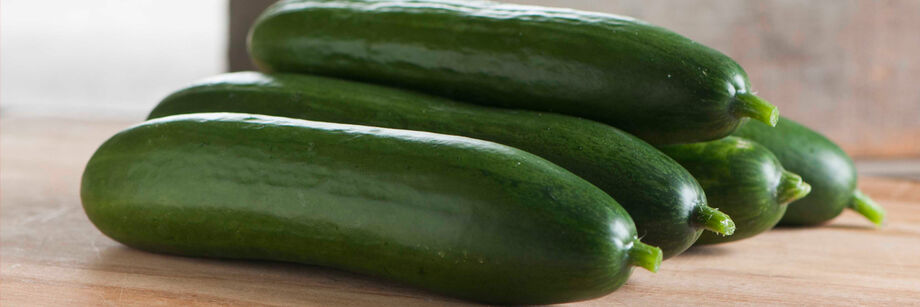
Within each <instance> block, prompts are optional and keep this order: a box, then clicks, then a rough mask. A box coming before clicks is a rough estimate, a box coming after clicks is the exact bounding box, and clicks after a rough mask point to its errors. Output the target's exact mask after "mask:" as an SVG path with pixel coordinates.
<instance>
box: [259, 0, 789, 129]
mask: <svg viewBox="0 0 920 307" xmlns="http://www.w3.org/2000/svg"><path fill="white" fill-rule="evenodd" d="M249 50H250V54H251V56H252V58H253V61H254V62H255V63H256V64H257V65H258V66H259V67H260V68H261V69H263V70H265V71H269V72H298V73H309V74H316V75H325V76H332V77H337V78H343V79H353V80H359V81H365V82H373V83H381V84H387V85H392V86H397V87H403V88H409V89H414V90H418V91H422V92H427V93H430V94H435V95H440V96H445V97H449V98H454V99H458V100H461V101H467V102H472V103H477V104H484V105H489V106H498V107H505V108H513V109H527V110H534V111H544V112H554V113H562V114H567V115H573V116H578V117H583V118H588V119H592V120H596V121H600V122H603V123H606V124H610V125H612V126H615V127H618V128H620V129H623V130H625V131H627V132H630V133H632V134H634V135H636V136H638V137H639V138H642V139H644V140H646V141H648V142H650V143H652V144H673V143H689V142H698V141H708V140H714V139H718V138H721V137H724V136H727V135H729V134H731V133H732V131H734V130H735V129H736V128H737V127H738V125H739V123H740V122H741V120H742V119H743V118H745V117H750V118H754V119H757V120H760V121H763V122H766V123H769V124H773V123H774V122H775V121H776V117H777V116H778V112H777V110H776V107H774V106H773V105H771V104H770V103H768V102H766V101H765V100H763V99H760V98H758V97H757V96H755V95H754V94H753V93H752V91H751V86H750V84H749V81H748V79H747V75H746V73H745V72H744V70H743V69H742V68H741V67H740V66H739V65H738V64H737V63H735V62H734V61H733V60H732V59H730V58H729V57H727V56H725V55H724V54H722V53H720V52H718V51H716V50H713V49H711V48H709V47H706V46H703V45H701V44H699V43H696V42H694V41H692V40H690V39H687V38H685V37H683V36H680V35H678V34H676V33H674V32H671V31H669V30H666V29H663V28H661V27H657V26H653V25H650V24H647V23H645V22H642V21H639V20H635V19H632V18H629V17H623V16H616V15H609V14H602V13H593V12H582V11H576V10H569V9H555V8H545V7H536V6H521V5H511V4H500V3H494V2H485V1H437V0H429V1H421V0H376V1H375V0H295V1H281V2H279V3H277V4H276V5H274V6H272V7H270V8H269V9H267V10H266V11H265V12H264V13H263V14H262V16H261V17H260V18H259V19H258V20H257V21H256V23H255V24H254V26H253V28H252V30H251V32H250V36H249Z"/></svg>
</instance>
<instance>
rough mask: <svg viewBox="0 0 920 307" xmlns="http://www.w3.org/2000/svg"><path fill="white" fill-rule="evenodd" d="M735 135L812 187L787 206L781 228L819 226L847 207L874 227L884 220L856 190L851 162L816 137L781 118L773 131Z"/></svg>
mask: <svg viewBox="0 0 920 307" xmlns="http://www.w3.org/2000/svg"><path fill="white" fill-rule="evenodd" d="M735 135H737V136H739V137H743V138H747V139H750V140H753V141H755V142H757V143H760V144H762V145H764V146H766V147H767V148H769V149H770V151H772V152H773V153H774V154H775V155H776V157H777V158H779V160H780V162H782V163H783V166H785V167H786V169H789V170H790V171H793V172H795V173H797V174H799V175H801V176H802V178H803V179H805V181H807V182H808V183H809V184H811V186H812V187H813V190H812V192H811V194H810V195H808V196H807V197H805V198H803V199H801V200H798V201H795V202H793V203H792V204H790V205H789V209H788V210H786V215H785V216H783V219H782V221H781V222H780V223H781V224H785V225H817V224H821V223H824V222H827V221H829V220H831V219H833V218H835V217H837V216H838V215H840V213H841V212H842V211H843V209H844V208H848V207H849V208H851V209H853V210H856V212H858V213H859V214H861V215H863V216H865V217H866V218H867V219H869V220H870V221H872V222H873V223H875V224H876V225H881V224H882V222H883V221H884V220H885V210H884V209H883V208H882V207H881V206H879V205H877V204H876V203H875V202H874V201H872V199H870V198H869V197H868V196H866V195H864V194H862V192H860V191H859V190H858V189H857V188H856V179H857V178H856V167H854V166H853V161H852V160H851V159H850V157H849V156H848V155H847V154H846V152H844V151H843V149H840V147H838V146H837V144H834V142H831V140H828V139H827V138H826V137H824V136H823V135H821V134H820V133H818V132H816V131H814V130H811V129H809V128H808V127H805V126H803V125H801V124H799V123H796V122H794V121H792V120H790V119H788V118H785V117H783V118H780V120H779V122H778V123H777V124H776V127H768V126H765V125H761V124H759V123H755V122H750V123H747V124H745V125H744V126H743V127H741V129H739V130H738V131H737V132H736V133H735Z"/></svg>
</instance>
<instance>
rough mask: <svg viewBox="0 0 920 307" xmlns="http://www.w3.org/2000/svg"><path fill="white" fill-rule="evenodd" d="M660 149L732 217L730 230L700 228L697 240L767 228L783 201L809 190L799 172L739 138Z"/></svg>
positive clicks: (750, 233) (745, 235) (716, 240)
mask: <svg viewBox="0 0 920 307" xmlns="http://www.w3.org/2000/svg"><path fill="white" fill-rule="evenodd" d="M661 150H662V151H663V152H664V153H666V154H668V155H669V156H671V158H674V160H677V162H678V163H680V165H683V166H684V167H685V168H686V169H687V170H689V171H690V173H691V174H693V176H694V177H696V180H697V181H699V183H700V185H701V186H702V187H703V190H704V191H706V198H707V199H708V200H709V202H710V203H711V204H713V205H715V206H717V207H719V209H720V210H722V211H724V212H725V213H727V214H728V215H730V216H731V217H732V220H734V221H735V227H736V229H735V233H734V234H732V235H730V236H714V235H711V234H709V233H704V234H703V235H702V236H701V237H700V239H699V241H697V244H714V243H724V242H731V241H737V240H741V239H745V238H749V237H752V236H755V235H757V234H759V233H761V232H764V231H767V230H770V229H771V228H773V226H775V225H776V223H778V222H779V220H780V219H781V218H782V217H783V213H785V212H786V207H788V206H787V204H789V202H791V201H794V200H797V199H800V198H802V197H804V196H805V195H808V193H809V191H811V186H809V185H808V184H807V183H805V182H803V181H802V177H799V175H796V174H794V173H792V172H790V171H787V170H785V169H783V166H782V165H781V164H780V161H779V160H778V159H777V158H776V156H774V155H773V154H772V153H771V152H770V150H768V149H767V148H766V147H764V146H762V145H759V144H757V143H754V142H751V141H748V140H745V139H741V138H736V137H726V138H723V139H720V140H716V141H710V142H702V143H693V144H681V145H670V146H664V147H661Z"/></svg>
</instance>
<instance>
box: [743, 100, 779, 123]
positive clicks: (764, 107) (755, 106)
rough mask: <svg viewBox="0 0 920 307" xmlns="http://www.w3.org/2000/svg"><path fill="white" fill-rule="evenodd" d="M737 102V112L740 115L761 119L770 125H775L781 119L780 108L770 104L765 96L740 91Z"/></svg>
mask: <svg viewBox="0 0 920 307" xmlns="http://www.w3.org/2000/svg"><path fill="white" fill-rule="evenodd" d="M735 99H737V102H738V103H737V104H735V107H736V109H735V112H736V116H738V117H750V118H753V119H756V120H758V121H761V122H763V123H765V124H767V125H770V127H775V126H776V122H777V121H779V109H777V108H776V106H774V105H772V104H770V103H769V102H767V101H766V100H764V99H763V98H760V97H757V95H754V94H750V93H740V94H736V95H735Z"/></svg>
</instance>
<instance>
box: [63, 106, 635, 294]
mask: <svg viewBox="0 0 920 307" xmlns="http://www.w3.org/2000/svg"><path fill="white" fill-rule="evenodd" d="M81 196H82V200H83V205H84V208H85V210H86V213H87V215H88V216H89V218H90V220H92V222H93V223H94V224H95V225H96V226H97V227H98V228H99V229H100V230H101V231H102V232H103V233H105V234H106V235H108V236H109V237H111V238H113V239H115V240H117V241H119V242H122V243H124V244H126V245H129V246H132V247H136V248H140V249H145V250H150V251H156V252H166V253H174V254H180V255H192V256H207V257H221V258H244V259H265V260H280V261H292V262H299V263H306V264H314V265H322V266H329V267H335V268H340V269H344V270H349V271H354V272H358V273H364V274H370V275H374V276H381V277H385V278H389V279H393V280H397V281H401V282H404V283H407V284H411V285H415V286H419V287H422V288H427V289H430V290H433V291H437V292H440V293H445V294H449V295H453V296H457V297H462V298H468V299H473V300H478V301H483V302H491V303H513V304H542V303H556V302H566V301H574V300H581V299H588V298H593V297H598V296H601V295H604V294H607V293H609V292H611V291H613V290H614V289H616V288H617V287H619V286H620V285H622V284H623V282H624V281H625V280H626V279H627V277H628V276H629V274H630V272H631V266H630V264H629V260H628V259H627V258H628V257H627V254H628V249H629V248H630V247H631V245H633V244H635V243H634V242H637V241H634V240H636V232H635V228H634V226H633V222H632V221H631V220H630V218H629V215H628V214H627V213H626V211H625V210H623V209H622V208H621V207H620V206H619V205H618V204H617V203H616V201H614V200H613V199H612V198H610V197H609V196H608V195H607V194H605V193H604V192H603V191H601V190H599V189H597V188H596V187H594V186H593V185H591V184H590V183H588V182H587V181H584V180H583V179H581V178H579V177H577V176H575V175H573V174H571V173H569V172H568V171H566V170H564V169H562V168H560V167H558V166H556V165H554V164H552V163H550V162H548V161H546V160H543V159H541V158H539V157H537V156H534V155H531V154H529V153H526V152H523V151H520V150H517V149H514V148H511V147H507V146H503V145H499V144H495V143H491V142H485V141H480V140H475V139H470V138H464V137H455V136H446V135H439V134H432V133H424V132H417V131H405V130H395V129H382V128H374V127H363V126H352V125H342V124H329V123H318V122H308V121H301V120H295V119H285V118H279V117H269V116H254V115H244V114H229V113H216V114H215V113H211V114H193V115H179V116H172V117H168V118H162V119H158V120H154V121H149V122H146V123H143V124H141V125H138V126H135V127H132V128H130V129H127V130H125V131H123V132H121V133H119V134H117V135H115V136H114V137H112V138H111V139H110V140H108V141H107V142H106V143H105V144H103V145H102V146H101V147H100V148H99V150H98V151H97V152H96V153H95V154H94V155H93V157H92V159H91V160H90V161H89V164H88V165H87V168H86V170H85V173H84V175H83V184H82V193H81Z"/></svg>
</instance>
